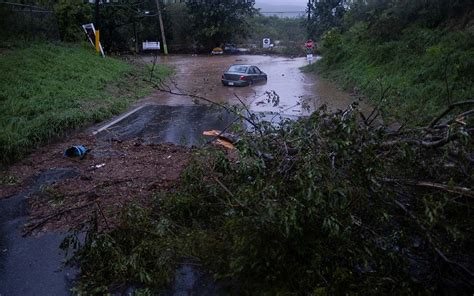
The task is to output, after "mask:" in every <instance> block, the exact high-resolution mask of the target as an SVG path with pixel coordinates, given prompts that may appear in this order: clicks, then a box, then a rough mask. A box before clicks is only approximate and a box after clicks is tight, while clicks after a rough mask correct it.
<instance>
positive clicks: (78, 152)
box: [64, 145, 89, 159]
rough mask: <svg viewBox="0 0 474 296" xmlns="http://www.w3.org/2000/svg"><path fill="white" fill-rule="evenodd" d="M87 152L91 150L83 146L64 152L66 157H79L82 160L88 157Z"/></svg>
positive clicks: (70, 148)
mask: <svg viewBox="0 0 474 296" xmlns="http://www.w3.org/2000/svg"><path fill="white" fill-rule="evenodd" d="M87 152H89V149H87V148H86V147H84V146H82V145H79V146H71V147H69V148H67V149H66V150H65V151H64V156H66V157H79V158H80V159H83V158H84V157H85V156H86V154H87Z"/></svg>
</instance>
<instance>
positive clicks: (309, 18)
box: [308, 0, 311, 23]
mask: <svg viewBox="0 0 474 296" xmlns="http://www.w3.org/2000/svg"><path fill="white" fill-rule="evenodd" d="M310 21H311V0H308V23H309V22H310Z"/></svg>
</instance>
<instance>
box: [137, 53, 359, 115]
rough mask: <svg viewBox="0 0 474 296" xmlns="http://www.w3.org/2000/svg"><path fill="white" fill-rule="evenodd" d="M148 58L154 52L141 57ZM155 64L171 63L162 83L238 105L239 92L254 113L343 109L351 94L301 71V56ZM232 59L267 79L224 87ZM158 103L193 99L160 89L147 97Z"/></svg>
mask: <svg viewBox="0 0 474 296" xmlns="http://www.w3.org/2000/svg"><path fill="white" fill-rule="evenodd" d="M143 60H144V61H145V62H147V63H152V62H153V57H145V58H143ZM157 63H158V64H165V65H169V66H171V67H173V68H174V70H175V75H174V77H172V79H171V81H167V82H166V85H167V86H169V87H170V89H172V90H173V91H175V92H180V93H186V94H194V95H199V96H203V97H206V98H209V99H211V100H212V101H215V102H220V103H228V104H238V103H239V100H238V99H237V98H236V96H238V97H239V98H240V99H242V101H244V102H245V103H246V104H248V105H249V106H250V109H251V110H252V111H256V112H267V111H271V112H280V113H282V114H284V115H308V114H310V113H311V112H312V111H314V109H315V108H318V107H319V106H321V105H323V104H327V105H328V107H329V108H330V109H331V110H336V109H345V108H346V107H347V106H348V105H349V104H350V103H352V100H353V99H352V98H351V96H350V95H349V94H348V93H345V92H343V91H340V90H338V89H337V88H336V87H335V86H334V85H333V84H331V83H329V82H328V81H325V80H321V79H317V78H316V77H314V76H313V75H309V74H305V73H302V72H301V70H300V68H301V67H303V66H306V65H307V61H306V59H305V58H287V57H278V56H251V55H243V56H239V55H235V56H191V55H170V56H167V57H163V56H160V57H158V59H157ZM231 64H252V65H256V66H258V67H259V68H260V69H261V70H262V71H263V72H265V73H266V74H267V75H268V81H267V82H262V83H258V84H254V85H252V86H248V87H226V86H223V85H222V83H221V76H222V74H223V73H224V72H225V71H226V70H227V69H228V67H229V66H230V65H231ZM271 91H274V92H275V93H276V94H277V95H278V96H279V98H280V104H279V105H278V106H276V107H274V106H273V104H272V103H268V102H265V99H266V98H267V95H266V94H265V93H266V92H271ZM146 101H147V102H150V103H156V104H160V105H189V104H193V99H192V98H190V97H187V96H177V95H171V94H169V93H164V92H158V93H156V94H155V95H153V96H151V97H150V98H148V99H147V100H146Z"/></svg>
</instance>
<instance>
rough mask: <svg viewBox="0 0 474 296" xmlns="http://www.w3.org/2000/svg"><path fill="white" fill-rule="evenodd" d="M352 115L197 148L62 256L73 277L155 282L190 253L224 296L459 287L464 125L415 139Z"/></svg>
mask: <svg viewBox="0 0 474 296" xmlns="http://www.w3.org/2000/svg"><path fill="white" fill-rule="evenodd" d="M471 103H472V102H471ZM355 114H357V112H353V111H351V110H347V111H345V112H339V113H337V114H330V113H327V112H326V111H325V110H319V111H318V112H316V113H315V114H313V115H312V116H311V117H310V118H308V119H303V120H300V121H298V122H296V123H290V122H286V123H283V125H282V126H281V128H277V129H275V128H274V127H271V126H269V125H266V124H261V125H257V127H258V128H257V131H260V132H256V133H255V134H243V135H242V137H243V138H242V139H241V141H240V142H238V144H237V145H238V151H239V156H238V158H237V160H236V159H235V157H233V158H231V157H229V156H228V155H227V154H226V153H224V152H223V151H222V150H219V149H216V148H209V149H204V150H200V151H199V152H198V154H197V155H196V158H195V161H194V163H193V164H192V165H191V166H190V167H189V168H188V169H187V170H186V172H185V173H184V174H183V176H182V179H181V182H180V184H179V186H178V187H177V188H176V191H174V192H171V193H160V194H158V195H157V196H156V200H155V201H154V202H153V203H152V204H151V207H148V208H146V209H138V210H137V209H136V208H133V207H132V208H131V209H128V210H127V211H125V216H124V217H125V218H124V219H123V220H122V224H121V225H120V226H119V227H118V228H117V229H114V230H112V231H110V232H109V231H100V230H98V229H97V224H96V223H93V224H92V225H93V227H91V228H89V232H88V233H89V237H88V238H89V239H87V240H86V242H85V244H83V245H81V246H79V251H78V252H77V253H76V255H75V257H74V260H75V262H76V263H79V264H80V266H81V270H82V271H83V272H82V275H81V278H80V282H79V288H80V289H83V290H84V291H85V292H86V293H91V292H92V291H94V289H96V288H98V287H101V289H102V290H101V291H102V292H104V291H110V290H109V289H110V287H114V286H117V285H123V284H126V283H128V284H133V285H135V286H142V285H144V286H145V287H149V288H154V289H155V290H160V288H162V287H163V283H166V282H167V280H169V279H170V278H171V277H172V274H173V272H174V270H175V268H176V266H177V264H178V262H180V261H181V259H182V258H194V259H193V260H198V261H197V262H199V263H201V264H203V266H204V267H205V268H206V269H207V270H209V271H211V272H212V273H213V274H214V275H215V277H216V279H220V280H223V281H224V282H227V283H230V285H231V289H230V290H231V291H232V294H235V295H306V294H315V295H328V294H329V295H339V294H351V295H357V294H361V295H380V294H396V295H399V294H442V293H443V292H447V291H449V292H450V293H462V292H463V291H464V292H467V291H468V290H469V289H472V286H471V285H472V281H471V280H472V274H469V271H466V270H464V267H465V266H468V267H467V268H468V269H469V268H470V267H469V266H471V265H469V263H472V258H473V252H472V249H471V248H470V247H469V246H470V245H472V243H473V241H472V240H473V238H472V236H471V235H470V231H471V227H472V225H473V221H472V215H470V214H469V212H470V207H471V203H472V196H474V195H473V193H472V188H471V186H470V185H467V184H474V183H473V181H474V180H473V178H474V175H472V174H470V175H469V174H467V175H466V174H465V172H472V165H473V164H472V162H469V161H468V160H467V159H468V158H466V157H469V156H466V154H464V153H465V152H468V151H470V149H472V147H473V144H474V142H473V141H472V129H470V125H469V126H468V127H466V129H465V128H464V127H461V126H458V125H457V124H454V125H452V126H451V127H450V132H453V133H454V134H456V135H458V136H459V138H457V137H456V138H455V139H457V140H454V138H453V140H454V142H449V143H448V142H447V143H445V144H446V145H439V146H437V147H434V146H433V147H432V148H429V149H428V148H426V147H424V146H423V145H425V144H426V143H430V142H431V141H432V140H430V139H432V137H431V136H430V135H428V134H426V135H425V134H424V132H420V129H415V130H406V131H401V132H400V133H399V134H393V133H390V132H388V131H386V130H384V129H381V128H380V127H379V128H372V127H367V126H366V125H364V124H362V123H361V122H360V121H359V120H358V119H356V115H355ZM449 118H452V117H451V116H450V117H449ZM468 130H471V131H470V132H467V131H468ZM445 132H447V131H446V130H444V132H443V133H445ZM461 135H462V136H461ZM418 137H420V138H418ZM415 139H417V140H415ZM422 139H423V141H427V142H423V143H425V144H420V143H421V142H420V141H421V140H422ZM450 151H458V153H457V155H458V156H457V158H455V159H451V158H450V157H449V156H448V155H450ZM467 155H468V154H467ZM231 159H234V160H231ZM448 163H449V164H450V165H449V167H448V166H447V164H448ZM466 178H467V179H466ZM459 186H470V187H469V188H465V189H460V187H459ZM459 190H461V191H459ZM463 192H464V193H463ZM74 241H76V242H77V240H74V236H72V237H71V240H70V241H67V242H69V243H71V242H74ZM66 246H67V244H66ZM170 257H171V258H172V259H170ZM163 258H165V259H163ZM447 258H450V259H447ZM132 263H133V264H132ZM160 264H161V265H160ZM465 264H466V265H465ZM142 273H143V274H144V275H143V277H141V276H140V277H138V275H139V274H142Z"/></svg>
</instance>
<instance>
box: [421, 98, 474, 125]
mask: <svg viewBox="0 0 474 296" xmlns="http://www.w3.org/2000/svg"><path fill="white" fill-rule="evenodd" d="M464 105H474V100H467V101H461V102H457V103H454V104H451V105H449V106H448V108H447V109H446V110H444V112H443V113H441V114H440V115H438V117H436V118H435V119H433V121H431V123H430V124H429V125H428V128H434V126H435V125H436V124H437V123H438V122H439V121H440V120H441V119H443V117H445V116H446V115H447V114H448V113H449V112H451V111H452V110H453V109H454V108H456V107H459V106H464Z"/></svg>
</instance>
